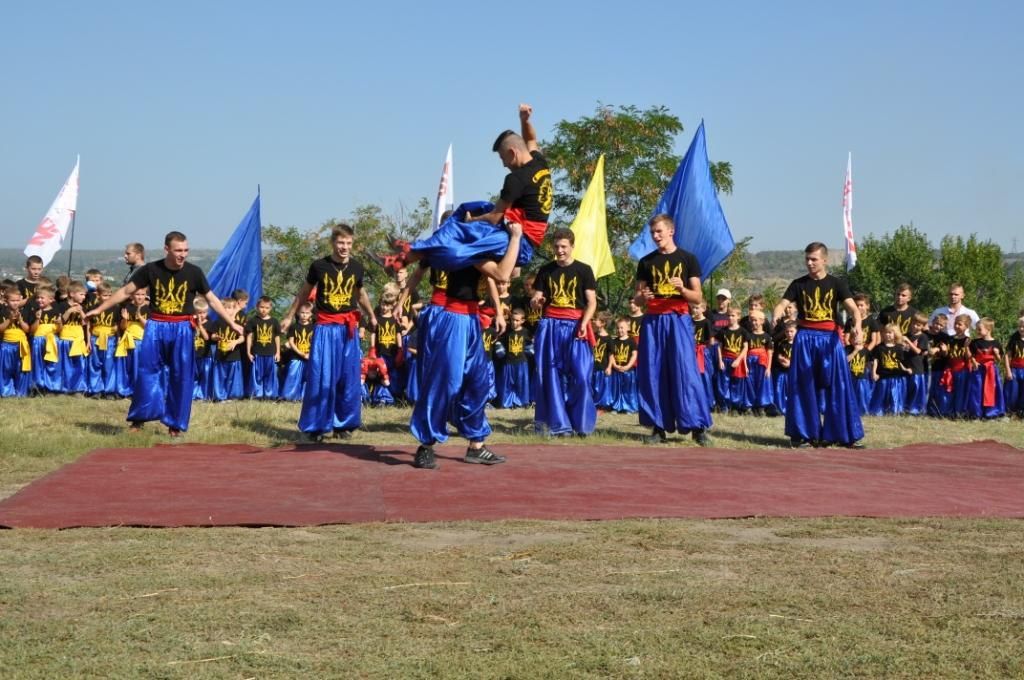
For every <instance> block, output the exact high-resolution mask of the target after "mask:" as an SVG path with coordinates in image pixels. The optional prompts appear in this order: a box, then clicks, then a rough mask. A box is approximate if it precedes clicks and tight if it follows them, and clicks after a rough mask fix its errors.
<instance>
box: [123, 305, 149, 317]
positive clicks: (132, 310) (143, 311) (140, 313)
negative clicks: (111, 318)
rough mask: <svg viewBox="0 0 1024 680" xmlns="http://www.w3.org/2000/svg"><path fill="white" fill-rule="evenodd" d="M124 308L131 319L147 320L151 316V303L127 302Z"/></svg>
mask: <svg viewBox="0 0 1024 680" xmlns="http://www.w3.org/2000/svg"><path fill="white" fill-rule="evenodd" d="M124 310H125V311H126V312H128V320H129V321H145V320H146V319H147V318H149V305H146V304H142V305H137V304H135V303H134V302H126V303H125V305H124Z"/></svg>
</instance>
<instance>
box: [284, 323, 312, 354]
mask: <svg viewBox="0 0 1024 680" xmlns="http://www.w3.org/2000/svg"><path fill="white" fill-rule="evenodd" d="M314 328H315V325H314V324H313V323H297V324H295V325H293V326H292V327H291V328H289V329H288V337H289V338H290V339H291V341H292V344H293V345H295V348H296V349H297V350H299V351H300V352H302V353H303V354H305V355H307V356H308V355H309V348H310V346H311V345H312V344H313V329H314Z"/></svg>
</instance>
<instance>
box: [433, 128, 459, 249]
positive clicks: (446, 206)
mask: <svg viewBox="0 0 1024 680" xmlns="http://www.w3.org/2000/svg"><path fill="white" fill-rule="evenodd" d="M454 207H455V186H454V184H453V183H452V145H451V144H449V145H448V155H447V156H445V158H444V167H443V168H442V169H441V182H440V184H438V187H437V201H436V202H435V203H434V224H433V225H431V226H433V228H434V229H437V228H438V226H440V224H441V215H443V214H444V211H445V210H451V209H452V208H454Z"/></svg>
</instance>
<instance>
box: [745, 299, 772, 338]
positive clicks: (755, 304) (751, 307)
mask: <svg viewBox="0 0 1024 680" xmlns="http://www.w3.org/2000/svg"><path fill="white" fill-rule="evenodd" d="M754 312H761V316H762V324H761V327H762V329H766V328H768V322H767V316H766V314H765V309H764V295H761V294H760V293H754V294H753V295H751V296H750V297H748V298H747V314H746V316H744V317H743V318H742V319H740V326H741V327H742V328H743V329H744V330H745V331H747V332H748V333H749V332H750V331H752V330H754V327H753V326H752V325H751V323H750V317H751V315H752V314H753V313H754Z"/></svg>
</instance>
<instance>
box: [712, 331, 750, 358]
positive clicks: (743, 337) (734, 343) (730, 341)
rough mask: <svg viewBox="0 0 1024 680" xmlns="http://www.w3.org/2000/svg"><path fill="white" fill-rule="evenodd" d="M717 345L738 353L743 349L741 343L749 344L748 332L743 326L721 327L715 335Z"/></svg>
mask: <svg viewBox="0 0 1024 680" xmlns="http://www.w3.org/2000/svg"><path fill="white" fill-rule="evenodd" d="M715 339H716V340H717V341H718V346H719V348H720V349H721V350H722V353H723V355H724V354H725V352H729V353H731V354H739V353H740V352H742V351H743V345H747V346H748V347H749V346H750V333H748V332H747V329H745V328H723V329H722V330H720V331H718V335H716V336H715Z"/></svg>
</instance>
